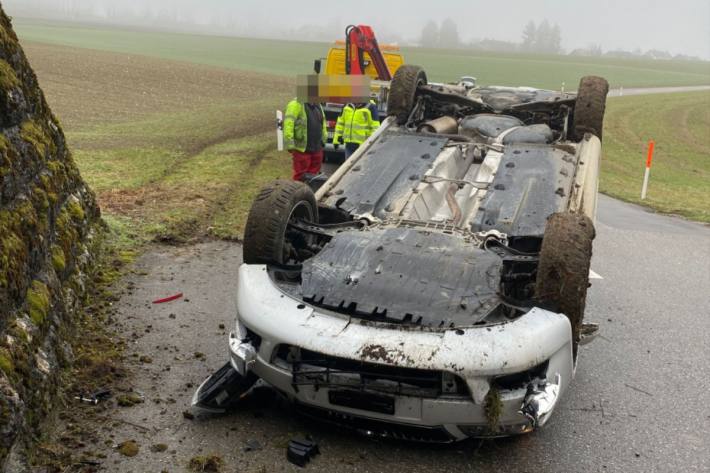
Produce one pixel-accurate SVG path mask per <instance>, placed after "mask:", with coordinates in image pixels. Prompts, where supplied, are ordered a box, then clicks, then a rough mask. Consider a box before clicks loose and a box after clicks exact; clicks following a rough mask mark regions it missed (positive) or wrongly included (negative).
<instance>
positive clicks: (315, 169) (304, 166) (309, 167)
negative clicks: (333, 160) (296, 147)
mask: <svg viewBox="0 0 710 473" xmlns="http://www.w3.org/2000/svg"><path fill="white" fill-rule="evenodd" d="M291 156H293V180H294V181H300V180H301V179H303V175H304V174H314V175H315V174H318V173H319V172H320V166H321V164H323V150H320V151H317V152H315V153H309V152H307V151H306V152H305V153H301V152H300V151H291Z"/></svg>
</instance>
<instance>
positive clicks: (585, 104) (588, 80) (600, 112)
mask: <svg viewBox="0 0 710 473" xmlns="http://www.w3.org/2000/svg"><path fill="white" fill-rule="evenodd" d="M608 92H609V83H608V82H607V81H606V79H604V78H603V77H597V76H586V77H582V80H580V81H579V88H578V89H577V100H576V102H575V105H574V115H573V118H572V123H573V127H572V137H573V138H574V139H575V140H576V141H581V140H582V139H583V138H584V134H585V133H591V134H593V135H595V136H597V137H598V138H599V139H600V140H601V139H602V131H603V128H604V110H605V108H606V95H607V93H608Z"/></svg>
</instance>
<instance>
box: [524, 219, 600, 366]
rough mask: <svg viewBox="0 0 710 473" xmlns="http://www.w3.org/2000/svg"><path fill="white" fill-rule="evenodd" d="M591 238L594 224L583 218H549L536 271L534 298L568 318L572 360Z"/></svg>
mask: <svg viewBox="0 0 710 473" xmlns="http://www.w3.org/2000/svg"><path fill="white" fill-rule="evenodd" d="M594 236H595V231H594V223H593V222H592V220H591V219H590V218H589V217H587V216H586V215H584V214H576V213H571V212H561V213H555V214H552V215H551V216H550V217H549V218H548V220H547V224H546V225H545V234H544V236H543V239H542V248H541V249H540V261H539V264H538V268H537V279H536V282H535V297H536V299H537V300H538V302H539V303H540V305H541V306H542V307H549V308H550V309H552V310H556V311H558V312H560V313H562V314H565V315H566V316H567V317H568V318H569V321H570V324H571V325H572V340H573V354H574V357H575V359H576V357H577V345H578V344H579V340H580V329H581V327H582V318H583V317H584V307H585V304H586V300H587V288H588V287H589V265H590V261H591V259H592V240H593V239H594Z"/></svg>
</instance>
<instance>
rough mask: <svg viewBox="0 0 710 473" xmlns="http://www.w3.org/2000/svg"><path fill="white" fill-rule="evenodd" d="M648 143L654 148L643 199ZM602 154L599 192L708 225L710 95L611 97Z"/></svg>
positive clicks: (709, 217)
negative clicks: (653, 142) (646, 192)
mask: <svg viewBox="0 0 710 473" xmlns="http://www.w3.org/2000/svg"><path fill="white" fill-rule="evenodd" d="M650 139H653V140H655V142H656V150H655V155H654V159H653V166H652V168H651V179H650V184H649V188H648V195H647V198H646V200H643V201H642V200H641V184H642V181H643V172H644V168H645V163H646V149H647V145H648V141H649V140H650ZM603 152H604V159H603V161H602V174H601V181H600V187H599V190H600V191H601V192H603V193H605V194H608V195H610V196H612V197H616V198H619V199H622V200H625V201H628V202H635V203H640V204H643V205H646V206H648V207H651V208H653V209H655V210H657V211H660V212H663V213H670V214H677V215H681V216H683V217H686V218H689V219H692V220H698V221H701V222H710V92H692V93H683V94H658V95H647V96H631V97H620V98H612V99H609V100H608V101H607V113H606V118H605V123H604V146H603Z"/></svg>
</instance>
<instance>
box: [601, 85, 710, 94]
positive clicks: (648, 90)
mask: <svg viewBox="0 0 710 473" xmlns="http://www.w3.org/2000/svg"><path fill="white" fill-rule="evenodd" d="M702 90H710V85H689V86H684V87H630V88H628V89H625V88H616V89H610V90H609V95H608V96H609V97H622V96H623V97H625V96H627V95H648V94H670V93H674V92H697V91H702Z"/></svg>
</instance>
